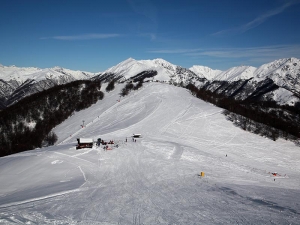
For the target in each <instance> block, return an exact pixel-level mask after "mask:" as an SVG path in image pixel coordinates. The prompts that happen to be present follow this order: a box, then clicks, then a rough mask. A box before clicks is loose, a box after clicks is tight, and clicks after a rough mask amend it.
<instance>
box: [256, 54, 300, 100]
mask: <svg viewBox="0 0 300 225" xmlns="http://www.w3.org/2000/svg"><path fill="white" fill-rule="evenodd" d="M267 78H269V79H272V80H273V81H274V83H275V84H277V85H278V86H280V87H283V88H285V89H287V90H290V91H293V90H294V91H295V92H296V93H297V94H300V60H299V59H297V58H287V59H280V60H276V61H274V62H271V63H267V64H264V65H262V66H261V67H259V68H258V69H257V70H256V71H255V72H254V80H255V81H258V82H259V81H261V80H265V79H267Z"/></svg>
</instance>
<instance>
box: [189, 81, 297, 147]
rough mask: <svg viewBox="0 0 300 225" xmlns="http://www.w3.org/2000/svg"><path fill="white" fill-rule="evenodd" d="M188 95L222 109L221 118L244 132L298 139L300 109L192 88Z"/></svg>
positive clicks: (275, 137) (193, 86)
mask: <svg viewBox="0 0 300 225" xmlns="http://www.w3.org/2000/svg"><path fill="white" fill-rule="evenodd" d="M186 88H187V89H188V90H190V92H191V93H192V94H193V95H194V96H196V97H197V98H200V99H202V100H204V101H206V102H210V103H212V104H214V105H216V106H218V107H221V108H223V109H224V110H225V111H224V112H223V113H224V115H225V116H226V117H227V119H229V120H230V121H232V122H234V123H235V124H236V125H237V126H239V127H241V128H242V129H244V130H248V131H251V132H253V133H257V134H260V135H263V136H267V137H269V138H271V139H273V140H274V141H275V140H276V139H277V138H278V137H282V138H285V139H291V140H295V139H297V138H300V107H299V105H296V106H295V107H292V106H288V105H279V104H277V103H276V102H275V101H266V102H262V101H255V100H252V101H251V100H246V101H245V100H244V101H238V100H235V99H234V98H229V97H226V96H224V95H222V94H218V93H216V92H211V91H209V90H206V89H205V88H197V87H196V86H195V85H194V84H188V85H187V86H186Z"/></svg>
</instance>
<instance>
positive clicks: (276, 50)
mask: <svg viewBox="0 0 300 225" xmlns="http://www.w3.org/2000/svg"><path fill="white" fill-rule="evenodd" d="M186 55H189V56H210V57H218V58H255V57H272V58H283V57H300V45H275V46H262V47H254V48H220V49H210V50H205V51H198V52H190V53H186Z"/></svg>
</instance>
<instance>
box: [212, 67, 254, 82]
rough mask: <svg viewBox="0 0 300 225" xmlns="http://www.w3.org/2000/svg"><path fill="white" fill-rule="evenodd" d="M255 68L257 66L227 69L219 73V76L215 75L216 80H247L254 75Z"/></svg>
mask: <svg viewBox="0 0 300 225" xmlns="http://www.w3.org/2000/svg"><path fill="white" fill-rule="evenodd" d="M255 70H256V68H255V67H253V66H238V67H232V68H230V69H228V70H226V71H223V72H221V73H219V74H218V75H217V76H215V77H214V80H219V81H238V80H247V79H250V78H252V77H253V74H254V71H255Z"/></svg>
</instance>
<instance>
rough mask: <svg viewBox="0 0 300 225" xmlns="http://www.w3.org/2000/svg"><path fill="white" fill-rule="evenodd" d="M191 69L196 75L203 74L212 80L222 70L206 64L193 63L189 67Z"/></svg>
mask: <svg viewBox="0 0 300 225" xmlns="http://www.w3.org/2000/svg"><path fill="white" fill-rule="evenodd" d="M190 70H191V71H193V72H194V73H196V74H197V75H200V76H204V77H205V78H206V79H208V80H213V79H214V78H215V77H216V76H217V75H219V74H220V73H221V72H222V70H213V69H211V68H209V67H207V66H199V65H194V66H192V67H191V68H190Z"/></svg>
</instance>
